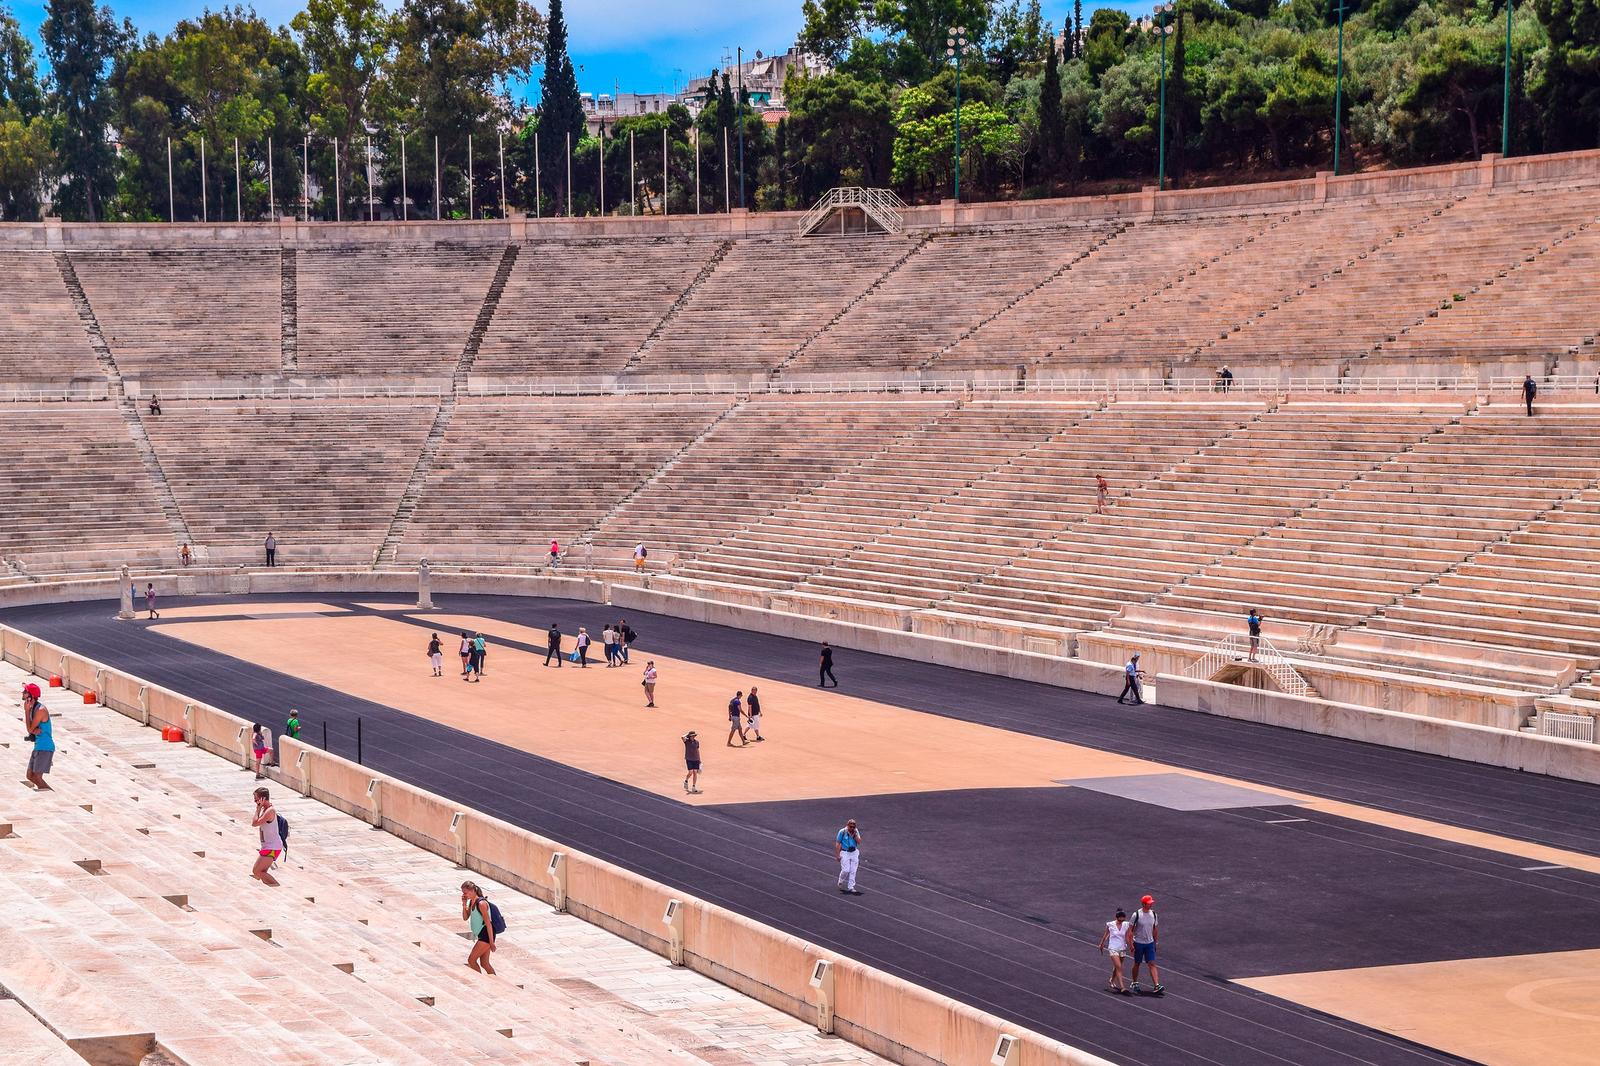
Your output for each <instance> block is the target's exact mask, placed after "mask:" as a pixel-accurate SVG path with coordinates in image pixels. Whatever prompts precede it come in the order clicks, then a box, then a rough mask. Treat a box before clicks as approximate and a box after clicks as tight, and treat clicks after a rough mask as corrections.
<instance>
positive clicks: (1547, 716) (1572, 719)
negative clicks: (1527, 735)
mask: <svg viewBox="0 0 1600 1066" xmlns="http://www.w3.org/2000/svg"><path fill="white" fill-rule="evenodd" d="M1535 723H1536V728H1537V729H1538V730H1539V735H1540V736H1541V737H1557V738H1559V739H1561V740H1581V741H1583V742H1584V743H1585V744H1593V743H1594V724H1595V720H1594V718H1592V717H1591V716H1589V715H1587V714H1561V713H1559V712H1557V711H1540V712H1539V714H1538V716H1537V717H1536V718H1535Z"/></svg>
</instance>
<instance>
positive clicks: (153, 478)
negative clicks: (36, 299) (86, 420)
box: [52, 252, 194, 545]
mask: <svg viewBox="0 0 1600 1066" xmlns="http://www.w3.org/2000/svg"><path fill="white" fill-rule="evenodd" d="M52 255H53V257H54V259H55V263H56V269H57V270H59V271H60V272H61V281H62V283H63V284H64V285H66V287H67V293H68V295H69V296H71V297H72V306H73V308H74V310H76V311H77V313H78V321H79V322H80V323H82V324H83V329H84V332H85V333H86V334H87V335H88V338H89V347H90V348H91V349H92V350H93V351H94V355H95V359H96V360H97V361H98V362H99V364H100V369H101V371H102V372H103V373H104V374H105V376H106V388H107V391H108V392H109V394H110V396H111V399H112V400H113V401H115V403H116V405H117V413H118V414H120V415H121V416H122V421H123V423H124V424H125V425H126V426H127V427H128V435H129V436H130V437H131V438H132V439H133V443H134V446H135V447H136V448H137V449H138V452H139V461H140V462H141V463H142V464H143V466H144V470H145V473H146V475H148V476H149V478H150V483H151V486H152V487H153V488H154V489H155V494H156V500H157V502H158V503H159V504H160V505H161V513H162V515H163V516H164V517H165V518H166V520H167V525H168V526H169V527H170V528H171V530H172V535H173V537H174V538H175V539H176V541H177V543H178V544H180V545H183V544H193V543H194V540H193V538H192V537H191V536H190V535H189V524H188V522H187V521H185V519H184V517H183V509H182V508H181V507H179V506H178V499H177V497H176V496H174V495H173V492H172V485H171V484H170V483H169V482H168V481H167V475H166V472H165V471H163V470H162V469H161V459H160V457H159V456H157V455H156V450H155V448H154V447H153V446H152V445H151V443H150V436H149V434H148V433H146V432H145V428H144V423H143V422H141V421H140V420H139V405H138V404H137V403H135V402H134V401H133V399H132V398H131V397H129V396H128V391H127V389H126V388H124V387H123V381H122V371H121V370H120V369H119V368H118V367H117V360H116V357H115V356H114V355H112V353H111V346H110V345H109V344H107V343H106V337H105V333H104V332H103V331H102V330H101V329H100V320H99V319H98V318H96V317H95V313H94V308H93V307H92V306H91V305H90V303H89V295H88V293H86V292H84V291H83V283H82V282H81V281H79V280H78V272H77V270H76V269H75V268H74V267H73V265H72V260H71V259H70V258H68V257H67V253H65V252H54V253H52Z"/></svg>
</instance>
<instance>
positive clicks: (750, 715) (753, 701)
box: [744, 685, 767, 744]
mask: <svg viewBox="0 0 1600 1066" xmlns="http://www.w3.org/2000/svg"><path fill="white" fill-rule="evenodd" d="M744 713H745V721H746V723H748V727H749V730H750V732H752V733H754V734H755V738H756V743H757V744H759V743H761V742H762V741H763V740H765V739H767V738H766V737H764V736H762V735H761V697H760V696H757V695H756V687H755V686H754V685H751V686H750V695H749V696H747V697H745V701H744Z"/></svg>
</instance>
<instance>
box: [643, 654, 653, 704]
mask: <svg viewBox="0 0 1600 1066" xmlns="http://www.w3.org/2000/svg"><path fill="white" fill-rule="evenodd" d="M640 684H642V685H643V686H644V705H645V706H646V707H654V706H655V705H656V661H655V660H654V659H651V660H650V661H649V662H647V663H645V664H644V680H643V681H641V682H640Z"/></svg>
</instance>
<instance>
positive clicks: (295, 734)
mask: <svg viewBox="0 0 1600 1066" xmlns="http://www.w3.org/2000/svg"><path fill="white" fill-rule="evenodd" d="M304 728H305V726H304V725H302V724H301V723H300V712H299V711H295V710H291V711H290V712H289V717H288V718H287V719H286V720H285V721H284V723H283V735H284V736H286V737H288V738H289V739H290V740H299V739H300V730H302V729H304Z"/></svg>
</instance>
